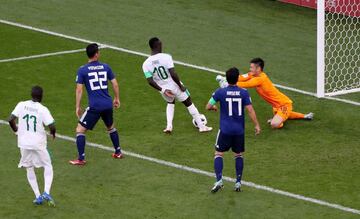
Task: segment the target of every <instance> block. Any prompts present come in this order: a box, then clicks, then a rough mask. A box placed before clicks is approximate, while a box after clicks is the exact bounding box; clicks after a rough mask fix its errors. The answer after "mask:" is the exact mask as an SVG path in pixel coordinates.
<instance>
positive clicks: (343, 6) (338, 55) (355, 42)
mask: <svg viewBox="0 0 360 219" xmlns="http://www.w3.org/2000/svg"><path fill="white" fill-rule="evenodd" d="M359 91H360V0H318V1H317V96H318V97H325V96H335V95H341V94H347V93H353V92H359Z"/></svg>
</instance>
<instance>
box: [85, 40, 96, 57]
mask: <svg viewBox="0 0 360 219" xmlns="http://www.w3.org/2000/svg"><path fill="white" fill-rule="evenodd" d="M98 52H99V45H98V44H96V43H91V44H89V45H88V46H87V47H86V55H87V56H88V57H89V58H90V59H91V58H93V57H94V56H95V54H96V53H98Z"/></svg>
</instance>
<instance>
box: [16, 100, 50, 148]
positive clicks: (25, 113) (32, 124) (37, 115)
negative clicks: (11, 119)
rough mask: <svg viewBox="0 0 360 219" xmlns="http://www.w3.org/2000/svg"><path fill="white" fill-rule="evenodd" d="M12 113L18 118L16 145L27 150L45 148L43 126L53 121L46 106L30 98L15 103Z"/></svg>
mask: <svg viewBox="0 0 360 219" xmlns="http://www.w3.org/2000/svg"><path fill="white" fill-rule="evenodd" d="M11 114H12V115H14V116H16V117H17V118H18V123H19V124H18V132H17V135H18V147H19V148H23V149H29V150H43V149H46V146H47V141H46V132H45V128H44V125H45V126H48V125H50V124H52V123H54V118H53V117H52V116H51V114H50V112H49V110H48V108H46V107H45V106H43V105H42V104H41V103H39V102H34V101H32V100H28V101H23V102H20V103H18V104H17V105H16V107H15V109H14V111H13V112H12V113H11Z"/></svg>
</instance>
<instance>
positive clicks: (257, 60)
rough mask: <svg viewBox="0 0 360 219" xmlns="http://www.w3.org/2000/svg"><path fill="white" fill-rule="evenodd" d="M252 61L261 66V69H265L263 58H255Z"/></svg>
mask: <svg viewBox="0 0 360 219" xmlns="http://www.w3.org/2000/svg"><path fill="white" fill-rule="evenodd" d="M250 63H253V64H255V65H258V66H260V68H261V70H264V67H265V62H264V60H262V58H253V59H251V61H250Z"/></svg>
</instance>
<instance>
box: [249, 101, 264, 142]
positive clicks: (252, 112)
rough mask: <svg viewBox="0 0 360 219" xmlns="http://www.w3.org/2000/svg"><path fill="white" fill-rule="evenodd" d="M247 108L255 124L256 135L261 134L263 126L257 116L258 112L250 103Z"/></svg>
mask: <svg viewBox="0 0 360 219" xmlns="http://www.w3.org/2000/svg"><path fill="white" fill-rule="evenodd" d="M246 110H247V111H248V113H249V116H250V118H251V120H252V122H253V123H254V125H255V135H258V134H260V132H261V128H260V124H259V121H258V120H257V118H256V113H255V110H254V107H253V106H252V105H251V104H250V105H247V106H246Z"/></svg>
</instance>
